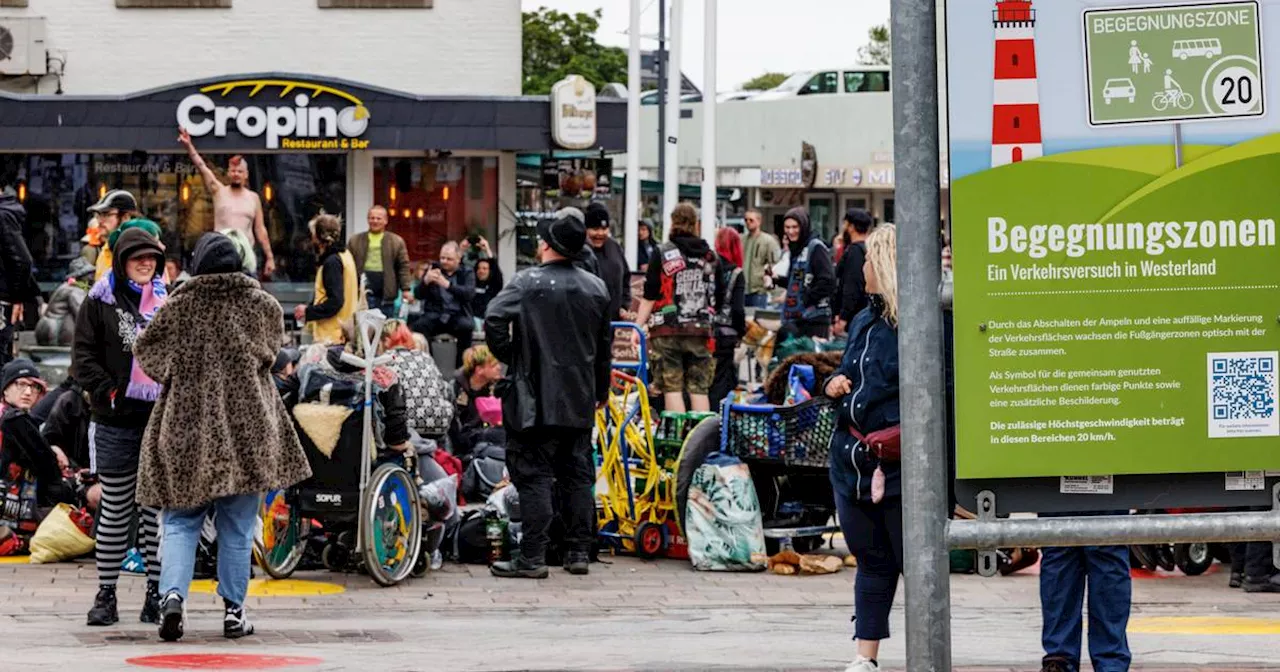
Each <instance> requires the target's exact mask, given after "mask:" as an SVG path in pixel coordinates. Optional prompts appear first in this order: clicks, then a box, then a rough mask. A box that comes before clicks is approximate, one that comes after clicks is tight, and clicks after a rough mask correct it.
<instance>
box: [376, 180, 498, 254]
mask: <svg viewBox="0 0 1280 672" xmlns="http://www.w3.org/2000/svg"><path fill="white" fill-rule="evenodd" d="M373 188H374V198H373V202H374V203H378V204H381V205H385V206H386V207H387V214H388V216H389V217H390V224H389V228H390V229H391V231H393V232H395V233H396V234H398V235H399V236H400V237H401V238H404V241H405V245H406V247H408V248H409V259H410V260H411V261H413V262H422V261H434V260H435V259H436V258H437V257H438V255H439V253H440V246H441V245H444V243H445V242H447V241H454V242H461V241H462V240H463V239H465V238H467V237H468V236H471V235H479V236H484V237H485V238H486V239H488V241H489V245H490V249H492V250H493V251H494V252H495V253H496V251H497V247H498V245H497V238H496V234H497V225H498V224H497V223H498V160H497V158H495V157H462V158H455V157H447V158H439V159H427V158H403V159H398V158H380V159H376V160H375V162H374V170H373Z"/></svg>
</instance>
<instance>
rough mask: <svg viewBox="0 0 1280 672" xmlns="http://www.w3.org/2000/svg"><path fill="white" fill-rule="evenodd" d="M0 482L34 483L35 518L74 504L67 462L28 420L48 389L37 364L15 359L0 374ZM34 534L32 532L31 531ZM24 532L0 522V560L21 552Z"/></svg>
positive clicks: (33, 422) (58, 450)
mask: <svg viewBox="0 0 1280 672" xmlns="http://www.w3.org/2000/svg"><path fill="white" fill-rule="evenodd" d="M0 388H2V389H3V390H4V392H3V394H4V401H3V403H0V432H2V433H3V437H4V438H3V440H0V479H3V480H6V481H8V482H10V483H14V482H17V483H19V489H20V490H21V483H29V482H30V481H31V480H34V481H35V486H36V507H37V518H38V519H37V520H35V521H30V522H31V523H32V524H38V523H39V519H43V518H44V516H45V515H48V512H49V510H50V509H52V508H53V507H54V506H57V505H58V504H60V503H68V504H70V503H74V502H75V493H74V492H73V491H72V490H71V489H70V488H68V487H67V485H66V483H65V482H64V481H63V476H64V474H65V473H68V472H69V469H70V463H69V462H68V460H67V456H66V454H64V453H63V452H62V451H61V450H60V449H58V448H55V447H52V446H50V445H49V444H48V443H47V442H46V441H45V440H44V437H43V436H41V435H40V427H39V426H38V425H36V421H35V420H33V419H32V418H31V414H30V411H31V407H32V406H34V405H35V403H36V401H38V400H39V399H40V396H41V395H42V394H44V391H45V389H46V388H47V386H46V385H45V382H44V380H42V379H41V378H40V372H39V371H37V370H36V365H35V364H33V363H31V360H29V359H15V360H13V361H12V362H9V363H8V364H6V365H5V366H4V368H3V369H2V370H0ZM31 531H34V530H31ZM19 532H23V530H12V529H10V528H9V527H7V526H6V525H3V524H0V556H5V555H14V554H16V553H18V552H21V551H22V550H23V548H24V546H25V540H24V539H22V537H21V536H20V535H19Z"/></svg>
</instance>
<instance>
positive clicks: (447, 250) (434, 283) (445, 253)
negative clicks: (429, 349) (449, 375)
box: [412, 243, 476, 366]
mask: <svg viewBox="0 0 1280 672" xmlns="http://www.w3.org/2000/svg"><path fill="white" fill-rule="evenodd" d="M475 293H476V281H475V276H474V275H472V273H471V269H469V268H467V267H466V266H463V265H462V253H461V252H460V251H459V248H458V244H457V243H445V244H444V246H443V247H441V248H440V261H439V262H437V263H435V264H432V265H431V266H428V267H427V270H426V271H424V272H423V274H422V282H420V283H418V286H417V288H416V289H414V290H413V295H414V296H415V297H417V299H418V300H419V301H421V302H422V314H421V315H419V316H418V318H417V319H416V321H414V323H413V325H412V328H413V330H414V331H416V332H418V333H420V334H422V335H423V336H426V337H427V338H428V339H429V338H431V337H433V336H437V335H439V334H449V335H451V336H453V337H454V338H456V339H458V347H457V357H456V361H455V362H454V366H462V353H463V352H465V351H466V349H467V348H469V347H471V339H472V334H473V333H474V332H475V329H476V325H475V322H474V321H473V320H472V318H471V298H472V297H473V296H475Z"/></svg>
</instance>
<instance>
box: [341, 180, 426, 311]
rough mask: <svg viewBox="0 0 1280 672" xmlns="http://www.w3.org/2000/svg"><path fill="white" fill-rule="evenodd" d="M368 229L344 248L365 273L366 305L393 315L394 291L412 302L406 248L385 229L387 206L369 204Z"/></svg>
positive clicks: (358, 267) (399, 239)
mask: <svg viewBox="0 0 1280 672" xmlns="http://www.w3.org/2000/svg"><path fill="white" fill-rule="evenodd" d="M368 221H369V230H368V231H367V232H365V233H360V234H357V235H355V236H353V237H352V238H351V242H349V243H347V249H349V250H351V256H352V258H354V259H355V262H356V268H357V269H359V271H360V272H361V273H363V274H364V277H365V282H366V287H367V289H368V292H369V307H370V308H378V309H380V310H381V311H382V314H384V315H386V316H387V317H394V316H395V305H396V295H397V294H398V295H400V296H401V297H402V299H403V300H404V302H405V303H412V302H413V292H412V291H411V290H412V289H413V276H412V275H411V274H410V273H409V248H408V247H406V246H405V244H404V239H403V238H401V237H400V236H397V235H396V234H394V233H392V232H390V231H388V230H387V209H386V208H384V207H382V206H381V205H375V206H373V207H372V208H369V219H368Z"/></svg>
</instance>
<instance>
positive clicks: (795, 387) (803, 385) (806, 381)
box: [786, 364, 814, 406]
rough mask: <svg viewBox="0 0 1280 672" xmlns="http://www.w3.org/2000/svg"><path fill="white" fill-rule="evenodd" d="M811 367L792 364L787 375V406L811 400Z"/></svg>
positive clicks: (812, 380)
mask: <svg viewBox="0 0 1280 672" xmlns="http://www.w3.org/2000/svg"><path fill="white" fill-rule="evenodd" d="M813 386H814V374H813V367H812V366H810V365H808V364H793V365H792V366H791V371H790V372H788V374H787V399H786V405H787V406H795V405H796V404H799V403H802V402H805V401H809V400H810V399H812V398H813Z"/></svg>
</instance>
